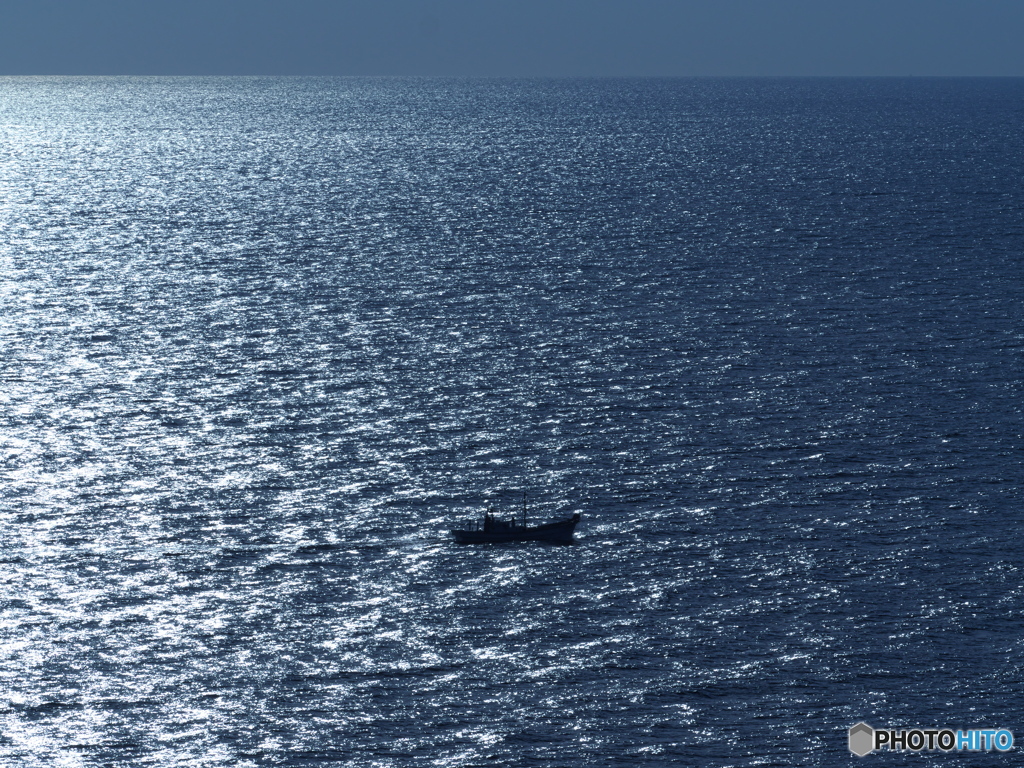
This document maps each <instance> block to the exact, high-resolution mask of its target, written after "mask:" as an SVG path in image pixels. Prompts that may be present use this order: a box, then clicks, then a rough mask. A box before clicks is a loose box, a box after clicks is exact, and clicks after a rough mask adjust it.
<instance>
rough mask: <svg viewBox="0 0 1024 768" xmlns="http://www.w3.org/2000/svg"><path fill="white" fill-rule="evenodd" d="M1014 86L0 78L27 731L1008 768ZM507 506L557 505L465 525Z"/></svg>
mask: <svg viewBox="0 0 1024 768" xmlns="http://www.w3.org/2000/svg"><path fill="white" fill-rule="evenodd" d="M1022 126H1024V79H1020V78H1016V79H1015V78H1004V79H969V78H964V79H931V78H890V79H856V78H850V79H785V78H783V79H742V78H736V79H536V80H515V79H417V78H407V79H402V78H396V79H372V78H368V79H351V78H59V77H54V78H0V233H2V234H0V765H3V766H5V767H10V768H44V767H45V768H94V767H95V768H99V767H104V768H108V767H109V768H129V767H131V768H134V767H137V766H140V767H149V766H152V767H158V768H163V767H165V766H167V767H170V766H188V767H189V768H228V767H229V766H231V767H235V766H238V767H239V768H263V767H267V768H270V767H277V766H289V767H290V766H306V767H316V766H366V767H368V768H404V767H405V766H431V767H437V768H472V767H475V766H502V767H503V768H504V767H509V768H519V767H524V768H527V767H532V766H551V767H555V768H574V767H575V766H596V767H609V768H610V767H612V766H623V767H626V766H629V767H630V768H647V767H649V766H720V767H723V768H724V767H726V766H734V767H737V768H739V767H747V766H830V767H831V766H845V765H850V766H853V765H857V766H861V765H868V764H881V763H883V762H884V763H885V764H886V765H918V764H921V763H924V764H929V765H932V764H934V765H952V764H953V763H957V764H961V763H963V762H970V763H971V764H972V765H977V764H985V765H992V766H1001V765H1010V764H1014V763H1017V762H1019V760H1020V757H1019V754H1020V751H1021V750H1022V749H1024V720H1022V714H1024V617H1022V612H1024V553H1022V551H1021V538H1019V537H1020V535H1021V534H1020V526H1021V520H1022V501H1024V494H1022V490H1021V486H1022V480H1024V448H1022V446H1024V423H1022V410H1024V385H1022V381H1024V181H1022V180H1024V131H1022ZM524 502H525V505H526V509H527V515H528V519H529V520H530V521H533V522H535V523H540V522H546V521H549V520H558V519H562V518H565V517H567V516H569V515H571V514H573V513H575V512H580V513H581V515H582V521H581V522H580V524H579V526H578V528H577V530H576V537H575V542H574V543H573V544H571V545H567V546H557V545H548V544H543V543H538V542H533V543H506V544H491V545H458V544H455V543H454V542H453V541H452V540H451V535H450V532H449V531H450V529H451V528H457V527H460V526H465V525H466V524H467V523H468V522H471V521H475V520H479V517H480V514H481V512H482V510H483V509H485V508H486V507H487V506H489V505H493V506H495V507H496V508H497V509H498V510H499V512H500V513H501V514H506V515H512V514H521V512H522V507H523V504H524ZM860 722H864V723H867V724H868V725H869V726H870V727H871V728H872V729H874V731H873V732H874V733H875V735H876V740H877V734H878V732H879V731H884V730H886V729H891V730H893V731H899V730H903V731H907V732H909V731H911V730H914V729H918V730H921V731H922V732H924V731H925V730H927V729H931V730H940V729H951V730H953V731H954V732H956V731H962V732H967V731H969V730H972V729H975V730H977V729H989V730H992V731H1006V732H1008V734H1009V736H1010V738H1011V741H1012V739H1013V738H1014V737H1015V738H1016V739H1017V742H1018V743H1017V744H1014V745H1012V746H1010V747H1009V748H1006V747H1007V741H1006V736H1003V737H1001V739H1000V741H999V744H998V745H992V744H989V745H988V747H987V749H980V748H979V749H976V750H974V751H969V750H968V749H967V747H966V746H964V745H960V746H956V747H953V748H951V749H949V750H946V749H942V748H939V747H938V746H933V747H932V748H931V749H929V748H928V747H927V745H925V746H924V747H922V748H920V749H911V748H910V747H909V746H908V747H906V748H903V749H895V750H894V749H889V748H888V747H887V746H885V745H880V746H879V747H878V749H875V750H874V752H873V753H872V754H869V755H868V756H866V757H859V756H856V755H855V754H854V752H853V751H852V750H851V747H852V746H853V744H854V742H853V741H850V740H849V738H848V736H849V730H850V728H851V727H853V726H854V725H855V724H857V723H860ZM993 741H994V739H993ZM910 743H911V744H913V737H911V742H910ZM862 760H863V762H861V761H862ZM979 761H980V762H979Z"/></svg>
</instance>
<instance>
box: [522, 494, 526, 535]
mask: <svg viewBox="0 0 1024 768" xmlns="http://www.w3.org/2000/svg"><path fill="white" fill-rule="evenodd" d="M525 527H526V491H523V528H525Z"/></svg>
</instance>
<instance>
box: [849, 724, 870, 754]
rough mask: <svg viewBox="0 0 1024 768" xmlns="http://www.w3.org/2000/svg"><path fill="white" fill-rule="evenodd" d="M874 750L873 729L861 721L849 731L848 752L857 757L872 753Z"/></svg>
mask: <svg viewBox="0 0 1024 768" xmlns="http://www.w3.org/2000/svg"><path fill="white" fill-rule="evenodd" d="M874 748H875V729H874V728H872V727H871V726H870V725H868V724H867V723H865V722H863V721H861V722H859V723H857V724H856V725H855V726H853V727H852V728H851V729H850V751H851V752H853V754H855V755H856V756H857V757H864V755H866V754H868V753H869V752H871V751H873V750H874Z"/></svg>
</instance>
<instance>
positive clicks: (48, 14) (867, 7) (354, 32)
mask: <svg viewBox="0 0 1024 768" xmlns="http://www.w3.org/2000/svg"><path fill="white" fill-rule="evenodd" d="M0 75H357V76H365V75H391V76H394V75H399V76H468V77H474V76H486V77H491V76H501V77H535V76H541V77H546V76H547V77H564V76H598V77H604V76H612V77H616V76H623V77H631V76H670V77H671V76H684V77H685V76H879V75H881V76H907V75H915V76H1018V77H1019V76H1024V0H4V2H3V6H2V13H0Z"/></svg>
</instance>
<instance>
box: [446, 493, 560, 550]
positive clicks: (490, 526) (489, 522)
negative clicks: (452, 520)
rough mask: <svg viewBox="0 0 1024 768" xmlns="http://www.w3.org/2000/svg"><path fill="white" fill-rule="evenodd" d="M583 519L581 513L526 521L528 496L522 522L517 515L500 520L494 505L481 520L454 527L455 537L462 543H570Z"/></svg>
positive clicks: (453, 534)
mask: <svg viewBox="0 0 1024 768" xmlns="http://www.w3.org/2000/svg"><path fill="white" fill-rule="evenodd" d="M579 521H580V513H579V512H577V513H576V514H574V515H573V516H572V517H569V518H566V519H565V520H557V521H555V522H553V523H545V524H543V525H527V524H526V498H525V496H524V498H523V514H522V519H521V521H517V520H516V519H515V517H513V518H512V519H511V520H500V519H498V517H497V516H496V515H495V513H494V508H493V507H492V508H489V509H488V510H487V511H486V512H484V519H483V521H482V522H480V523H470V524H469V527H468V528H453V529H452V536H454V537H455V541H456V542H457V543H459V544H485V543H492V542H503V541H547V542H550V543H555V544H568V543H570V542H571V541H572V533H573V531H574V530H575V529H576V523H578V522H579Z"/></svg>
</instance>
